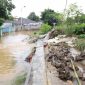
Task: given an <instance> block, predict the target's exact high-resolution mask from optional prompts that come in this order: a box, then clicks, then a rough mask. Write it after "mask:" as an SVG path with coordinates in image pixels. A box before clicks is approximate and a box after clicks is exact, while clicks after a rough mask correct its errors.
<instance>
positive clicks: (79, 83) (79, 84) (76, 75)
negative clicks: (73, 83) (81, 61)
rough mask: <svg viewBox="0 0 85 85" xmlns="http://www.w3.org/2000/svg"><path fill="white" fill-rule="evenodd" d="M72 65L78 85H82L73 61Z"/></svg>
mask: <svg viewBox="0 0 85 85" xmlns="http://www.w3.org/2000/svg"><path fill="white" fill-rule="evenodd" d="M71 64H72V67H73V70H74V74H75V77H76V79H77V82H78V85H81V82H80V80H79V77H78V74H77V72H76V69H75V66H74V64H73V61H72V60H71Z"/></svg>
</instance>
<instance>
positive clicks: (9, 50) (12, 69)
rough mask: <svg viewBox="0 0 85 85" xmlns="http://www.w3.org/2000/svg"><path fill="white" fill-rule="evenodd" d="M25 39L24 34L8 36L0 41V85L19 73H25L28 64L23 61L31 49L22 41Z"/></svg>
mask: <svg viewBox="0 0 85 85" xmlns="http://www.w3.org/2000/svg"><path fill="white" fill-rule="evenodd" d="M27 37H28V36H27V35H24V34H17V35H10V36H6V37H3V38H2V40H1V41H0V85H5V84H4V83H2V82H4V81H5V80H6V81H7V82H8V80H11V79H12V78H14V77H15V76H16V75H17V74H19V73H20V72H23V71H26V69H27V66H28V63H26V62H25V61H24V60H25V58H26V57H27V55H28V54H29V51H30V48H31V45H29V44H28V43H27V41H26V40H25V41H24V39H26V38H27ZM9 76H10V77H9ZM6 85H7V84H6Z"/></svg>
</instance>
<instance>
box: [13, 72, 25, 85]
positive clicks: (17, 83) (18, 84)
mask: <svg viewBox="0 0 85 85" xmlns="http://www.w3.org/2000/svg"><path fill="white" fill-rule="evenodd" d="M26 75H27V73H24V74H22V75H19V76H17V77H16V79H15V80H14V81H13V83H12V85H24V83H25V80H26Z"/></svg>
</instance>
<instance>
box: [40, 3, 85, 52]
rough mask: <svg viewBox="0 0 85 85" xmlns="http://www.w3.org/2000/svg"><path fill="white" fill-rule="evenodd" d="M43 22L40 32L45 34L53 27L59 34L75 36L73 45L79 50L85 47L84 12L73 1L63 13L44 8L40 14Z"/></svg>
mask: <svg viewBox="0 0 85 85" xmlns="http://www.w3.org/2000/svg"><path fill="white" fill-rule="evenodd" d="M41 19H42V20H43V22H44V24H43V25H42V26H41V30H40V31H41V33H42V34H45V33H47V32H48V31H50V30H51V29H52V28H55V29H56V30H57V31H58V32H60V33H59V34H65V35H67V36H76V37H77V38H78V39H77V40H76V41H75V47H76V48H77V49H79V50H81V51H82V50H84V49H85V14H84V13H83V12H82V11H81V9H80V8H79V7H78V6H77V5H76V4H75V3H74V4H71V5H70V6H69V7H68V9H66V10H65V11H64V13H58V12H57V13H56V12H55V11H54V10H51V9H46V10H44V11H43V12H42V14H41Z"/></svg>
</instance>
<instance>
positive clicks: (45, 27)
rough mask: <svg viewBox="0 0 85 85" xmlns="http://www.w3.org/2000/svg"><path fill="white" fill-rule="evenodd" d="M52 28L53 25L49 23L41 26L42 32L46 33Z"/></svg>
mask: <svg viewBox="0 0 85 85" xmlns="http://www.w3.org/2000/svg"><path fill="white" fill-rule="evenodd" d="M50 30H51V26H50V25H48V24H43V25H42V26H41V28H40V32H41V34H45V33H47V32H48V31H50Z"/></svg>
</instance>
